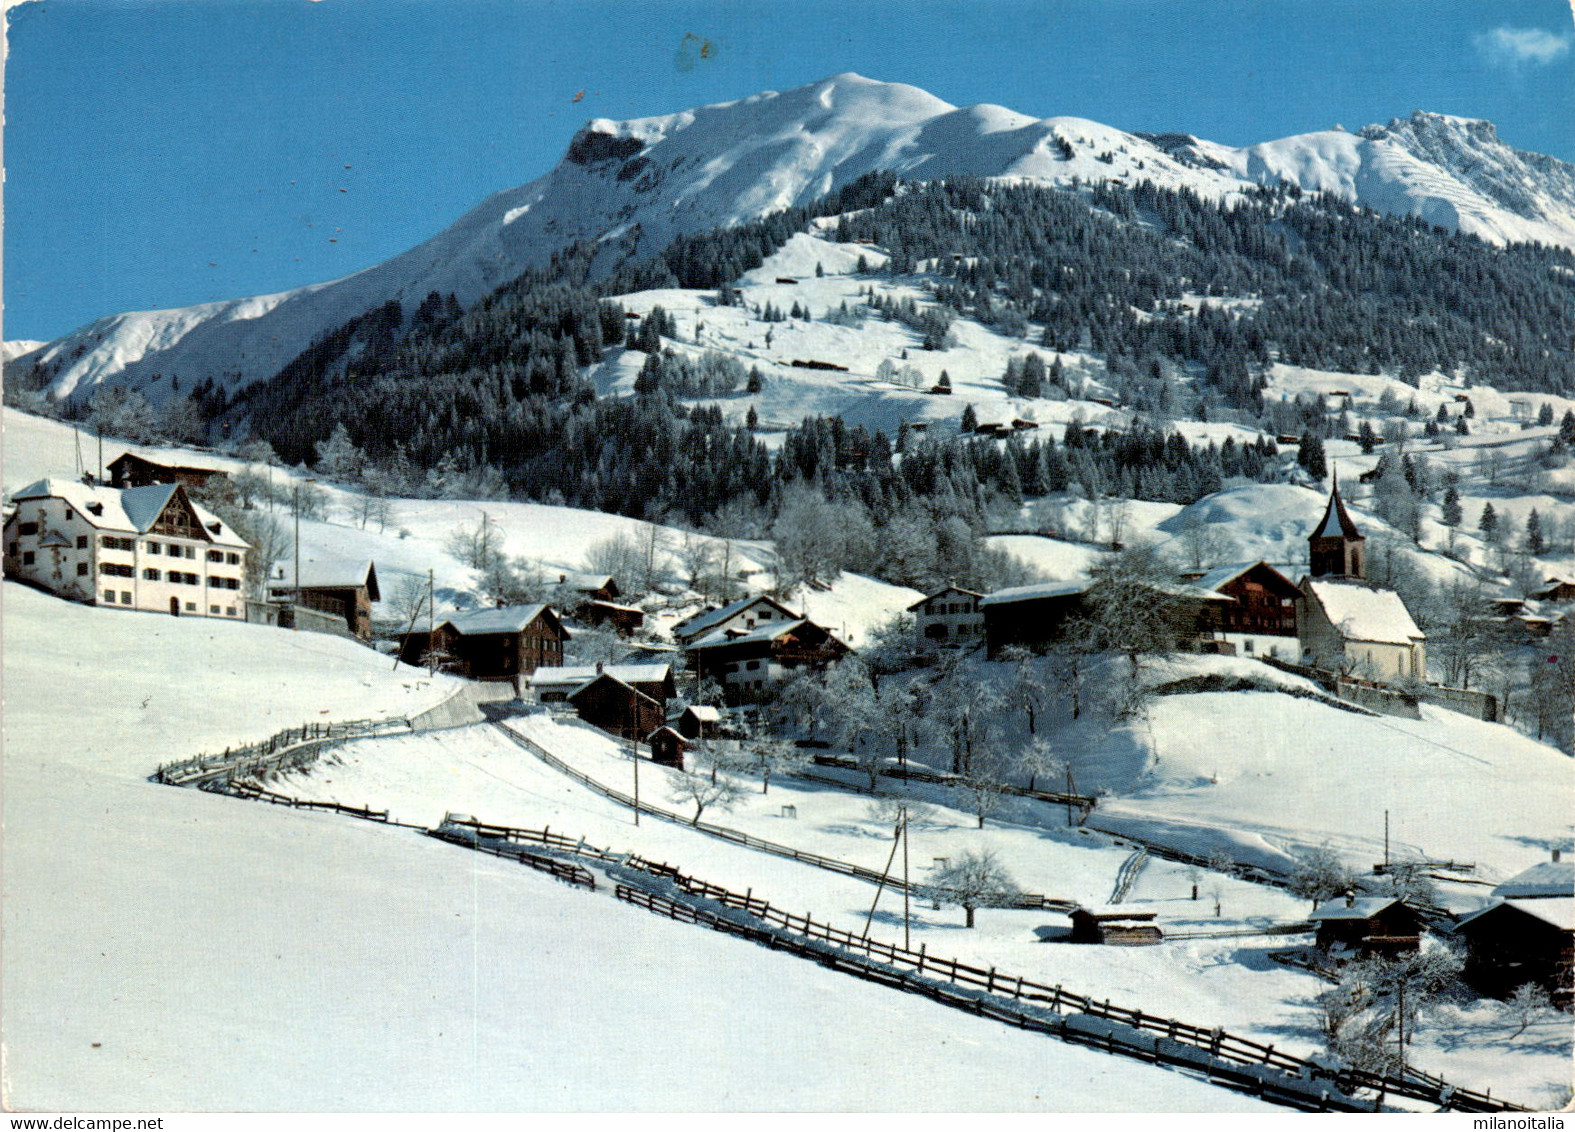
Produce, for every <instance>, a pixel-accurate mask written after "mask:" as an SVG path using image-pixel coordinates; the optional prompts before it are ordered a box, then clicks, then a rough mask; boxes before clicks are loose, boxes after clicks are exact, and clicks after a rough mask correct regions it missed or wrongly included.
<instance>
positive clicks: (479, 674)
mask: <svg viewBox="0 0 1575 1132" xmlns="http://www.w3.org/2000/svg"><path fill="white" fill-rule="evenodd" d="M568 639H569V631H568V630H567V629H565V628H564V627H563V622H561V621H559V620H558V615H557V614H556V613H554V612H553V611H552V608H551V607H550V606H546V605H505V606H499V607H498V608H496V609H478V610H474V611H473V612H470V613H462V614H460V615H458V616H455V617H451V618H449V619H448V620H447V621H444V622H443V623H442V624H441V625H438V626H437V627H436V628H435V629H434V630H433V631H432V636H431V638H430V640H429V639H428V637H427V634H426V633H425V632H415V633H408V634H406V635H405V639H404V642H403V644H402V645H401V648H400V653H399V658H400V659H401V660H403V661H404V662H405V663H406V664H412V665H419V664H423V663H425V658H426V655H427V651H428V648H429V647H430V648H431V649H432V650H434V651H436V652H437V653H438V655H439V656H440V657H441V658H442V665H443V667H444V668H445V669H446V670H447V671H449V672H455V673H458V674H459V675H461V676H468V677H469V678H470V679H472V680H513V681H515V683H516V686H517V685H518V682H519V680H520V678H521V677H526V676H529V675H530V674H531V673H533V672H535V671H536V670H537V669H538V668H541V667H543V666H546V665H557V664H560V663H561V662H562V660H563V643H564V642H565V641H567V640H568Z"/></svg>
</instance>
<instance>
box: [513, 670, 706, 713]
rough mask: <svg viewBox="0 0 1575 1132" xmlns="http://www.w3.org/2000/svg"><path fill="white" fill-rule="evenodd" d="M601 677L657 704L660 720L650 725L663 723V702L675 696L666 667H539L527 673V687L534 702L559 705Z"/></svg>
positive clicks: (671, 679) (674, 687)
mask: <svg viewBox="0 0 1575 1132" xmlns="http://www.w3.org/2000/svg"><path fill="white" fill-rule="evenodd" d="M604 674H605V675H609V676H613V677H615V678H617V679H618V680H621V681H623V682H624V683H625V684H628V685H629V686H630V687H631V688H633V689H635V691H637V692H640V693H642V694H643V695H646V696H649V697H650V698H651V699H653V700H655V701H657V702H658V703H659V704H661V705H662V709H663V712H664V715H663V718H662V719H660V720H657V722H656V723H655V724H653V725H652V726H653V727H655V726H660V725H661V724H662V723H663V722H665V720H666V715H665V712H666V709H667V701H668V700H670V699H672V698H673V697H674V696H675V695H677V694H678V689H677V685H676V684H675V683H674V681H673V670H672V668H671V667H670V666H668V665H666V664H596V665H589V664H585V665H570V666H569V667H567V668H564V667H561V666H543V667H541V668H538V669H537V670H536V671H535V672H533V673H531V677H530V688H531V691H532V692H534V693H535V695H536V702H537V703H543V704H551V703H562V702H564V701H566V700H568V698H569V697H570V695H572V694H573V693H574V691H575V690H576V689H578V688H580V687H582V686H584V685H585V684H586V683H588V682H589V681H591V680H594V679H595V678H596V677H598V676H601V675H604Z"/></svg>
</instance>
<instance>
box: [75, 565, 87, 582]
mask: <svg viewBox="0 0 1575 1132" xmlns="http://www.w3.org/2000/svg"><path fill="white" fill-rule="evenodd" d="M87 572H88V564H87V563H86V562H78V563H77V577H79V578H85V577H87Z"/></svg>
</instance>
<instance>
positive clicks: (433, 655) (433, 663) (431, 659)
mask: <svg viewBox="0 0 1575 1132" xmlns="http://www.w3.org/2000/svg"><path fill="white" fill-rule="evenodd" d="M432 620H433V618H432V567H430V566H428V567H427V676H429V677H430V676H432V675H434V674H435V673H436V672H437V650H436V649H435V648H434V647H433V646H434V645H435V643H436V642H434V641H433V640H432V634H433V632H435V631H436V626H435V625H433V624H432Z"/></svg>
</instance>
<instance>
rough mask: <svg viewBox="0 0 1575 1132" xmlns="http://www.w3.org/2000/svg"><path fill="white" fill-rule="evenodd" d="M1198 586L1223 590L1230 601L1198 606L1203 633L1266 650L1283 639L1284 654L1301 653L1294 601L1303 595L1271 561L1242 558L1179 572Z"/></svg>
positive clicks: (1290, 656)
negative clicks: (1244, 560) (1249, 560)
mask: <svg viewBox="0 0 1575 1132" xmlns="http://www.w3.org/2000/svg"><path fill="white" fill-rule="evenodd" d="M1181 578H1182V580H1183V581H1184V582H1187V583H1189V584H1190V585H1192V586H1194V587H1196V588H1197V589H1200V590H1207V591H1209V592H1212V593H1217V594H1221V595H1223V596H1224V597H1227V598H1229V599H1230V600H1229V601H1211V602H1206V603H1204V604H1203V605H1202V606H1201V607H1200V617H1199V624H1198V628H1199V630H1200V631H1201V633H1202V634H1203V635H1204V636H1205V637H1212V638H1213V639H1215V640H1217V641H1226V642H1229V643H1231V644H1233V645H1235V646H1236V649H1237V651H1241V652H1246V653H1249V654H1256V653H1266V652H1268V651H1270V650H1273V649H1274V647H1275V645H1276V643H1279V644H1280V650H1281V651H1283V653H1284V654H1286V655H1284V656H1283V659H1287V660H1295V659H1298V658H1299V656H1300V652H1301V650H1300V646H1299V645H1298V644H1297V636H1296V604H1297V600H1298V599H1299V598H1300V597H1301V596H1302V595H1301V590H1299V589H1297V588H1296V583H1295V582H1293V581H1291V580H1290V579H1289V578H1287V577H1286V576H1285V575H1284V574H1282V573H1280V572H1279V571H1278V570H1276V569H1275V568H1274V567H1273V566H1270V565H1269V564H1268V563H1267V562H1240V563H1236V564H1234V565H1231V566H1218V567H1215V568H1214V569H1212V570H1209V571H1191V572H1188V573H1185V574H1183V575H1181Z"/></svg>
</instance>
